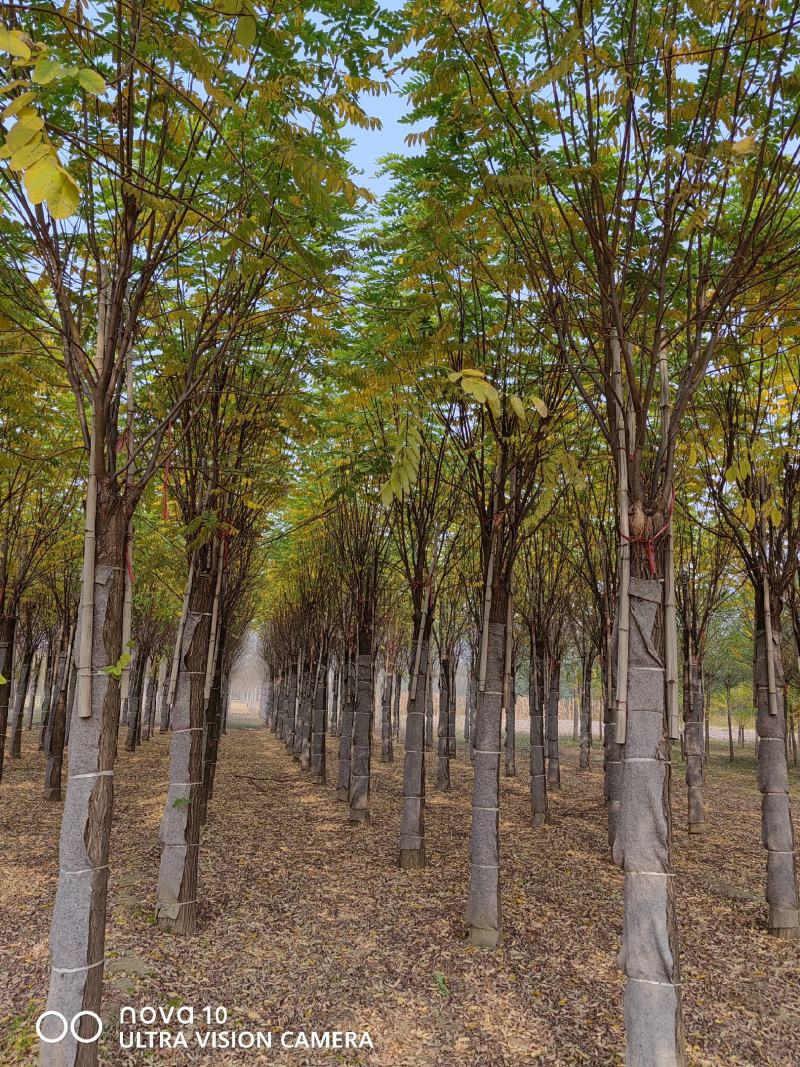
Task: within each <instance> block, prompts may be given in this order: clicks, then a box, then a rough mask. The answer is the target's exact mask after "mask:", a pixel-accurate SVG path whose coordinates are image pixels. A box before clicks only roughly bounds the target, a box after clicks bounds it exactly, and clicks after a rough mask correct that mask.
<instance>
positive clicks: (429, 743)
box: [425, 649, 433, 752]
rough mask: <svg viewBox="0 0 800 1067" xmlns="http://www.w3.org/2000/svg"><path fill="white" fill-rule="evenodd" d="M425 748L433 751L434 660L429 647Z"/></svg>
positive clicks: (426, 681) (426, 678) (426, 680)
mask: <svg viewBox="0 0 800 1067" xmlns="http://www.w3.org/2000/svg"><path fill="white" fill-rule="evenodd" d="M425 748H426V749H427V751H428V752H432V751H433V661H432V659H431V655H430V649H428V673H427V675H426V677H425Z"/></svg>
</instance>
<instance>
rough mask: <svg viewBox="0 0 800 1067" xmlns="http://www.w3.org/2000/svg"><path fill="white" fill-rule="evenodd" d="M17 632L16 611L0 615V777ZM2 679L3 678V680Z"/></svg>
mask: <svg viewBox="0 0 800 1067" xmlns="http://www.w3.org/2000/svg"><path fill="white" fill-rule="evenodd" d="M16 633H17V616H16V612H14V613H13V614H11V615H2V616H0V676H2V677H1V678H0V779H2V777H3V758H4V755H5V748H6V730H7V729H8V702H9V699H10V697H11V676H12V674H13V671H14V639H15V637H16ZM2 679H5V680H4V681H3V680H2Z"/></svg>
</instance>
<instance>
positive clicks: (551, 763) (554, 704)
mask: <svg viewBox="0 0 800 1067" xmlns="http://www.w3.org/2000/svg"><path fill="white" fill-rule="evenodd" d="M560 692H561V660H560V659H558V658H557V659H554V660H553V661H552V664H551V667H550V693H549V698H548V702H547V788H548V789H560V788H561V750H560V748H559V744H558V700H559V696H560Z"/></svg>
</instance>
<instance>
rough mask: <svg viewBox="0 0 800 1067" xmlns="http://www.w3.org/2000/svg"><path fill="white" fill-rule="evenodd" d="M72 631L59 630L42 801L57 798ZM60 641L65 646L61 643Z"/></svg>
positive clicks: (59, 788)
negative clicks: (58, 648)
mask: <svg viewBox="0 0 800 1067" xmlns="http://www.w3.org/2000/svg"><path fill="white" fill-rule="evenodd" d="M74 633H75V630H74V627H73V628H72V629H71V630H70V633H69V636H67V634H66V632H64V633H63V635H62V638H61V642H62V649H61V651H60V652H59V654H58V660H57V662H56V669H55V671H54V673H53V689H54V696H53V708H52V710H51V712H50V725H49V727H48V730H47V738H46V744H45V749H46V753H47V758H46V762H45V768H44V799H45V800H54V801H60V800H61V771H62V769H63V765H64V737H65V735H66V727H67V684H68V681H69V671H70V660H71V658H72V641H73V639H74ZM64 641H66V645H64V644H63V642H64Z"/></svg>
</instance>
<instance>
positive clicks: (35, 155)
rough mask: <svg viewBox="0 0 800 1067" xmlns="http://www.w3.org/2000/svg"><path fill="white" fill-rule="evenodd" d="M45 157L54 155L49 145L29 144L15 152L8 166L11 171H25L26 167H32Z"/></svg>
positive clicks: (41, 143)
mask: <svg viewBox="0 0 800 1067" xmlns="http://www.w3.org/2000/svg"><path fill="white" fill-rule="evenodd" d="M47 155H55V153H54V152H53V149H52V148H51V147H50V145H49V144H44V143H43V142H42V141H37V142H31V143H29V144H26V145H23V146H22V148H20V150H19V151H18V152H15V153H14V155H13V156H12V157H11V160H10V162H9V164H8V165H9V167H11V169H12V170H25V168H26V167H32V166H33V164H34V163H36V162H37V161H38V160H40V159H43V158H44V156H47Z"/></svg>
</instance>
